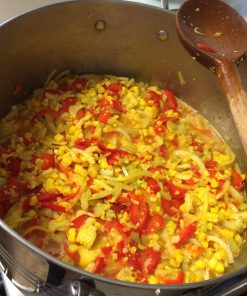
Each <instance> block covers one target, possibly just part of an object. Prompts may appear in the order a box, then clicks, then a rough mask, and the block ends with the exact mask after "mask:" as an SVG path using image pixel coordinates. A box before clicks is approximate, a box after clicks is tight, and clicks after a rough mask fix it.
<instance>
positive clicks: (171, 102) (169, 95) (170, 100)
mask: <svg viewBox="0 0 247 296" xmlns="http://www.w3.org/2000/svg"><path fill="white" fill-rule="evenodd" d="M164 94H165V95H166V100H167V101H166V108H167V109H177V107H178V102H177V100H176V98H175V96H174V94H173V92H172V91H170V90H165V91H164Z"/></svg>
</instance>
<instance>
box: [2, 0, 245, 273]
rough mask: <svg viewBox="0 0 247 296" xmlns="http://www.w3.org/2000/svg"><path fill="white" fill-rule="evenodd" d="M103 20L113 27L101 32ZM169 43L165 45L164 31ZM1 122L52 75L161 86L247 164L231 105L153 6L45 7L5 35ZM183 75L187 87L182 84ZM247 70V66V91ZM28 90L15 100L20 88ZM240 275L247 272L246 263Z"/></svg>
mask: <svg viewBox="0 0 247 296" xmlns="http://www.w3.org/2000/svg"><path fill="white" fill-rule="evenodd" d="M98 20H103V21H104V22H105V24H106V28H105V29H104V30H102V31H100V30H96V29H95V23H96V22H97V21H98ZM160 30H165V31H166V32H167V35H168V38H167V40H165V41H161V40H160V39H159V38H158V32H159V31H160ZM0 40H1V43H0V62H1V67H0V104H1V110H0V115H1V116H3V115H4V114H6V112H7V111H8V110H9V108H10V106H11V105H13V104H15V103H18V102H20V101H21V100H22V99H23V98H25V97H26V96H27V95H28V94H29V93H30V91H31V90H32V89H34V88H36V87H40V86H42V85H43V84H44V82H45V80H46V77H47V76H48V75H49V73H50V72H51V71H52V70H54V69H57V71H58V72H60V71H64V70H67V69H70V70H71V71H72V72H76V73H99V74H100V73H108V74H116V75H121V76H123V75H126V76H129V77H135V78H136V80H139V81H146V82H149V83H152V84H158V85H160V86H161V87H167V88H170V89H172V90H174V92H175V94H176V95H177V96H178V97H180V98H181V99H183V100H184V101H186V102H187V103H189V104H190V105H191V106H192V107H194V108H195V109H197V110H199V111H200V112H201V113H202V114H203V115H204V116H205V117H206V118H207V119H208V120H209V121H210V122H211V123H212V124H213V125H214V126H215V127H216V129H217V130H218V131H219V133H220V134H221V135H222V136H223V138H224V139H225V140H226V142H227V143H229V144H230V145H231V147H232V149H233V150H234V151H235V153H236V154H237V156H238V161H239V163H240V165H241V167H242V169H243V171H245V172H246V168H247V158H246V155H245V153H244V151H243V147H242V144H241V143H240V139H239V137H238V134H237V131H236V128H235V126H234V124H233V120H232V117H231V115H230V111H229V108H228V104H227V102H226V99H225V97H224V94H223V93H222V90H221V88H220V86H219V83H218V81H217V79H216V77H215V75H214V74H213V73H211V72H210V71H209V70H207V69H204V68H203V67H202V66H201V65H199V64H198V63H197V62H196V61H194V60H193V59H192V58H191V57H190V56H189V55H188V54H187V52H186V51H185V50H184V49H183V47H182V46H181V45H180V42H179V41H178V38H177V35H176V28H175V17H174V15H173V14H171V13H169V12H165V11H163V10H161V9H158V8H150V7H149V6H144V5H139V4H134V3H128V2H121V1H89V0H88V1H75V2H69V3H63V4H59V5H55V6H50V7H47V8H43V9H40V10H37V11H34V12H32V13H29V14H27V15H25V16H22V17H19V18H17V19H15V20H14V21H11V22H9V23H7V24H6V25H4V26H2V27H1V28H0ZM178 71H181V73H182V75H183V77H184V79H185V81H186V84H185V85H184V86H181V85H180V83H179V79H178ZM246 71H247V63H246V62H243V64H242V65H241V67H240V72H241V76H242V77H243V81H244V84H245V86H247V78H245V76H246V75H245V74H246ZM17 83H21V85H23V89H22V91H21V93H20V94H19V95H18V96H13V91H14V89H15V85H16V84H17ZM245 251H246V248H244V249H243V252H242V257H240V260H237V262H236V265H235V266H234V267H233V269H234V270H235V269H238V268H240V267H242V266H244V265H246V261H247V258H246V257H245V256H244V252H245Z"/></svg>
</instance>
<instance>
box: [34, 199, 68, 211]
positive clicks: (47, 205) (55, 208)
mask: <svg viewBox="0 0 247 296" xmlns="http://www.w3.org/2000/svg"><path fill="white" fill-rule="evenodd" d="M40 205H41V206H42V207H44V208H49V209H51V210H53V211H55V212H63V213H64V212H65V211H66V209H65V207H63V206H60V205H57V204H55V203H52V202H49V201H42V202H41V203H40Z"/></svg>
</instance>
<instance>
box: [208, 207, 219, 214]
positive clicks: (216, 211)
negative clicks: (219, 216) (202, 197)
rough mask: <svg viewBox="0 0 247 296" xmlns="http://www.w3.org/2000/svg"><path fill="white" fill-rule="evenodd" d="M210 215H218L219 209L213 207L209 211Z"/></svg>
mask: <svg viewBox="0 0 247 296" xmlns="http://www.w3.org/2000/svg"><path fill="white" fill-rule="evenodd" d="M210 212H211V213H219V208H218V207H213V208H211V209H210Z"/></svg>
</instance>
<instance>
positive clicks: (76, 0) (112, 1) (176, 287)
mask: <svg viewBox="0 0 247 296" xmlns="http://www.w3.org/2000/svg"><path fill="white" fill-rule="evenodd" d="M79 2H84V3H90V4H91V3H92V2H94V3H102V1H101V0H71V1H67V0H66V1H64V2H60V3H53V4H50V5H46V6H42V7H39V8H37V9H34V10H31V11H28V12H25V13H22V14H20V15H18V16H16V17H13V18H10V19H8V20H6V21H5V22H3V23H1V24H0V30H1V29H3V28H5V27H6V26H8V25H9V24H11V23H13V22H15V21H18V20H19V19H20V18H23V17H26V16H29V15H32V14H35V13H39V12H40V11H43V10H47V9H52V8H53V7H59V6H63V5H74V4H76V3H79ZM104 2H105V3H109V4H114V5H127V6H133V7H134V6H141V7H146V9H149V10H157V11H160V12H163V13H164V14H168V15H170V16H174V18H175V14H174V13H173V12H171V11H168V10H164V9H163V8H161V7H156V6H153V5H149V4H144V3H139V2H130V1H128V0H127V1H126V0H118V1H116V0H104ZM0 227H1V228H2V229H3V230H5V231H6V232H7V233H9V234H10V235H11V236H12V237H14V238H15V239H17V240H18V241H19V242H20V243H22V244H23V245H25V246H26V247H27V248H28V249H30V250H31V251H33V252H34V253H37V254H38V255H40V256H41V257H44V258H46V259H47V260H49V261H52V262H54V263H56V264H57V265H58V266H60V267H62V268H64V269H67V270H69V271H73V272H75V273H77V274H81V275H83V276H87V277H89V278H92V279H93V280H94V279H95V280H97V281H100V282H103V283H106V284H114V285H118V286H122V287H127V288H136V289H140V288H143V289H146V290H157V289H159V290H163V291H164V290H170V291H175V290H190V289H196V288H201V287H206V286H213V285H216V284H220V283H222V282H223V281H226V280H229V279H231V278H233V277H236V276H239V275H240V274H242V273H244V272H246V271H247V266H246V267H242V268H240V269H238V270H237V271H232V272H229V273H227V274H225V275H222V276H220V277H217V278H213V279H209V280H204V281H200V282H194V283H187V284H174V285H165V284H163V285H162V284H140V283H131V282H125V281H120V280H117V279H111V278H107V277H104V276H101V275H97V274H94V273H90V272H87V271H85V270H83V269H81V268H78V267H75V266H72V265H69V264H66V263H65V262H62V261H60V260H58V259H56V258H55V257H53V256H52V255H49V254H48V253H46V252H44V251H43V250H41V249H39V248H38V247H36V246H34V245H32V244H31V243H30V242H29V241H27V240H26V239H24V238H23V237H22V236H21V235H19V234H18V233H17V232H16V231H15V230H13V229H12V228H10V227H9V226H8V225H7V224H6V223H5V222H4V221H3V220H2V219H0ZM16 263H17V264H18V262H16Z"/></svg>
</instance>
